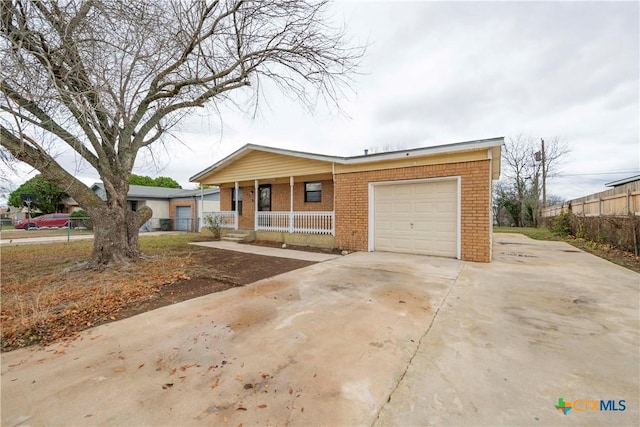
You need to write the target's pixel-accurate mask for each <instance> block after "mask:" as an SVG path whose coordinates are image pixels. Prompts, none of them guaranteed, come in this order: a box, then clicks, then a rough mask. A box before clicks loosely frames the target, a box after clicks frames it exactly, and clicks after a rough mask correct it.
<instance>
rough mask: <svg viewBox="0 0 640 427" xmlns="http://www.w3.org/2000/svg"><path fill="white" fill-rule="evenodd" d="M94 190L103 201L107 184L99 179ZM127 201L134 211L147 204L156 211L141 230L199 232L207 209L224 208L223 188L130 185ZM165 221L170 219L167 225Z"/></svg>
mask: <svg viewBox="0 0 640 427" xmlns="http://www.w3.org/2000/svg"><path fill="white" fill-rule="evenodd" d="M91 189H92V190H93V191H94V192H95V193H96V194H97V195H98V197H100V198H101V199H102V200H106V198H107V193H106V191H105V189H104V185H103V184H102V183H100V182H97V183H95V184H93V185H92V186H91ZM127 204H128V205H129V208H130V209H131V210H132V211H137V210H138V209H140V208H141V207H143V206H148V207H149V208H151V210H153V217H152V218H151V220H149V221H148V222H147V223H146V224H145V225H143V226H142V227H141V229H140V230H141V231H154V230H160V229H164V228H169V229H171V230H178V231H197V230H200V228H202V218H203V215H204V214H206V212H212V211H219V210H220V190H219V189H218V188H208V189H204V190H183V189H180V188H164V187H147V186H145V185H130V186H129V192H128V193H127ZM165 220H170V225H169V226H167V223H165Z"/></svg>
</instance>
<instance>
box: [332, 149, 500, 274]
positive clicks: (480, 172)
mask: <svg viewBox="0 0 640 427" xmlns="http://www.w3.org/2000/svg"><path fill="white" fill-rule="evenodd" d="M489 162H490V161H489V160H481V161H474V162H464V163H452V164H445V165H429V166H416V167H406V168H398V169H387V170H378V171H369V172H354V173H344V174H337V175H336V176H335V191H336V199H335V200H336V202H335V204H336V205H335V211H336V246H337V247H339V248H343V249H351V250H360V251H366V250H367V249H368V244H369V241H368V222H369V186H368V184H369V182H378V181H396V180H408V179H424V178H437V177H444V176H460V177H461V192H462V194H461V204H462V206H461V239H462V241H461V249H462V259H463V260H466V261H480V262H489V260H490V252H491V247H490V246H491V243H490V235H489V229H490V227H489V226H490V223H489V221H490V217H489V202H490V200H489V194H490V193H489V183H490V179H489V178H490V177H489ZM323 189H324V187H323ZM323 196H324V195H323Z"/></svg>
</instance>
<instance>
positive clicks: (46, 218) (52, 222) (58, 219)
mask: <svg viewBox="0 0 640 427" xmlns="http://www.w3.org/2000/svg"><path fill="white" fill-rule="evenodd" d="M68 226H69V214H65V213H54V214H46V215H41V216H38V217H35V218H31V219H21V220H20V221H18V222H16V225H15V227H16V228H24V229H25V230H28V229H30V228H44V227H47V228H54V227H68Z"/></svg>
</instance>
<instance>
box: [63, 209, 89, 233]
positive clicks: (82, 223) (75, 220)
mask: <svg viewBox="0 0 640 427" xmlns="http://www.w3.org/2000/svg"><path fill="white" fill-rule="evenodd" d="M69 217H70V218H71V227H73V228H78V227H84V228H86V229H87V230H93V223H92V222H91V219H90V218H89V214H88V213H87V212H86V211H85V210H83V209H79V210H77V211H73V212H71V215H69Z"/></svg>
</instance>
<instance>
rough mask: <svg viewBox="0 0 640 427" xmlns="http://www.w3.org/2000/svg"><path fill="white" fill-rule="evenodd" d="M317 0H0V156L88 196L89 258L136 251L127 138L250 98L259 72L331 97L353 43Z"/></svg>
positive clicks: (145, 143)
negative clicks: (81, 165)
mask: <svg viewBox="0 0 640 427" xmlns="http://www.w3.org/2000/svg"><path fill="white" fill-rule="evenodd" d="M326 6H327V0H319V1H314V2H307V1H302V0H273V1H249V0H247V1H245V0H199V1H198V0H192V1H186V0H185V1H174V2H173V1H172V2H163V1H156V2H154V1H147V0H68V1H64V2H61V1H59V0H4V1H2V2H0V58H1V59H2V68H1V69H0V82H1V84H0V91H1V93H2V95H3V97H2V98H3V100H0V126H1V128H0V129H1V132H2V140H0V145H1V146H2V147H3V150H2V152H1V154H2V157H3V158H5V159H8V156H7V153H10V154H11V156H13V158H15V159H19V160H20V161H23V162H26V163H28V164H30V165H32V166H33V167H35V168H36V169H38V170H40V172H41V173H42V175H43V176H44V177H45V178H46V179H47V180H49V181H51V182H54V183H56V184H58V185H60V186H61V187H63V188H69V191H68V192H69V194H70V195H71V196H72V197H74V198H76V200H78V201H79V202H80V203H81V205H82V203H83V202H84V203H86V204H87V205H88V206H83V207H84V208H85V209H86V210H87V212H89V214H90V215H93V216H96V218H94V225H95V231H96V238H95V247H94V256H95V257H96V259H100V260H101V262H108V261H109V260H114V259H122V258H123V257H124V258H131V257H135V256H136V255H137V253H138V245H137V229H136V228H135V225H134V219H133V216H132V215H130V213H129V212H128V210H127V204H126V196H127V191H128V187H129V184H128V178H129V175H130V174H131V170H132V168H133V165H134V163H135V160H136V158H137V155H138V152H139V150H140V149H141V148H149V149H151V147H153V146H156V144H162V143H163V136H165V135H167V132H170V130H171V128H172V126H174V125H175V124H176V123H177V122H178V121H179V120H180V118H182V117H184V116H185V115H186V114H189V113H190V112H192V111H194V109H196V108H201V107H204V106H206V105H207V104H211V103H215V104H221V103H223V102H229V103H231V104H234V103H236V102H237V100H236V99H234V96H233V95H232V94H233V93H236V92H238V90H243V91H244V92H246V93H247V94H249V95H251V94H252V96H249V97H247V99H250V100H252V102H257V100H258V99H261V98H260V97H259V96H258V94H259V91H260V87H261V81H267V80H269V81H272V82H274V83H275V84H276V85H277V86H278V87H279V88H280V89H281V90H282V91H283V92H284V93H285V94H286V95H288V96H290V97H292V98H294V99H296V100H299V101H300V102H301V103H302V104H303V105H305V106H307V107H309V108H312V107H313V106H314V105H315V104H316V103H317V102H318V100H324V101H325V102H327V103H331V104H334V105H335V106H338V107H339V101H340V99H341V97H342V96H343V92H342V91H343V90H345V89H348V88H349V84H350V82H351V78H352V75H353V74H354V73H355V72H357V66H358V62H359V60H360V58H361V57H362V55H363V54H364V48H362V47H353V46H349V40H348V39H347V36H346V34H345V32H344V30H343V29H341V28H332V27H330V26H329V25H328V23H327V21H326V20H325V17H324V12H325V10H326ZM246 107H247V108H251V107H253V108H256V104H254V105H246ZM42 133H45V134H47V135H49V136H50V138H45V139H43V138H42ZM43 140H46V141H47V144H46V145H45V144H43ZM50 141H53V142H50ZM64 147H70V148H71V149H72V150H73V151H74V152H75V153H77V155H79V156H80V157H81V158H82V159H83V160H84V161H86V162H87V163H88V164H89V165H90V166H91V167H92V168H94V169H95V170H96V171H97V172H98V174H99V175H100V178H101V179H102V181H103V183H104V188H105V190H106V193H107V200H106V201H104V202H98V201H96V200H95V198H92V197H90V196H89V195H88V194H92V192H91V191H90V189H88V188H87V187H86V186H83V185H82V184H81V183H80V182H79V181H77V179H76V178H75V177H74V175H73V174H72V173H69V172H67V171H65V170H64V168H63V165H60V164H58V163H56V158H55V156H54V155H52V152H53V151H52V150H56V149H57V150H61V151H62V150H64ZM80 186H82V187H83V188H80ZM74 192H75V193H74ZM76 196H77V197H76ZM97 216H100V218H104V219H102V220H101V219H98V218H97ZM116 253H117V254H116Z"/></svg>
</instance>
